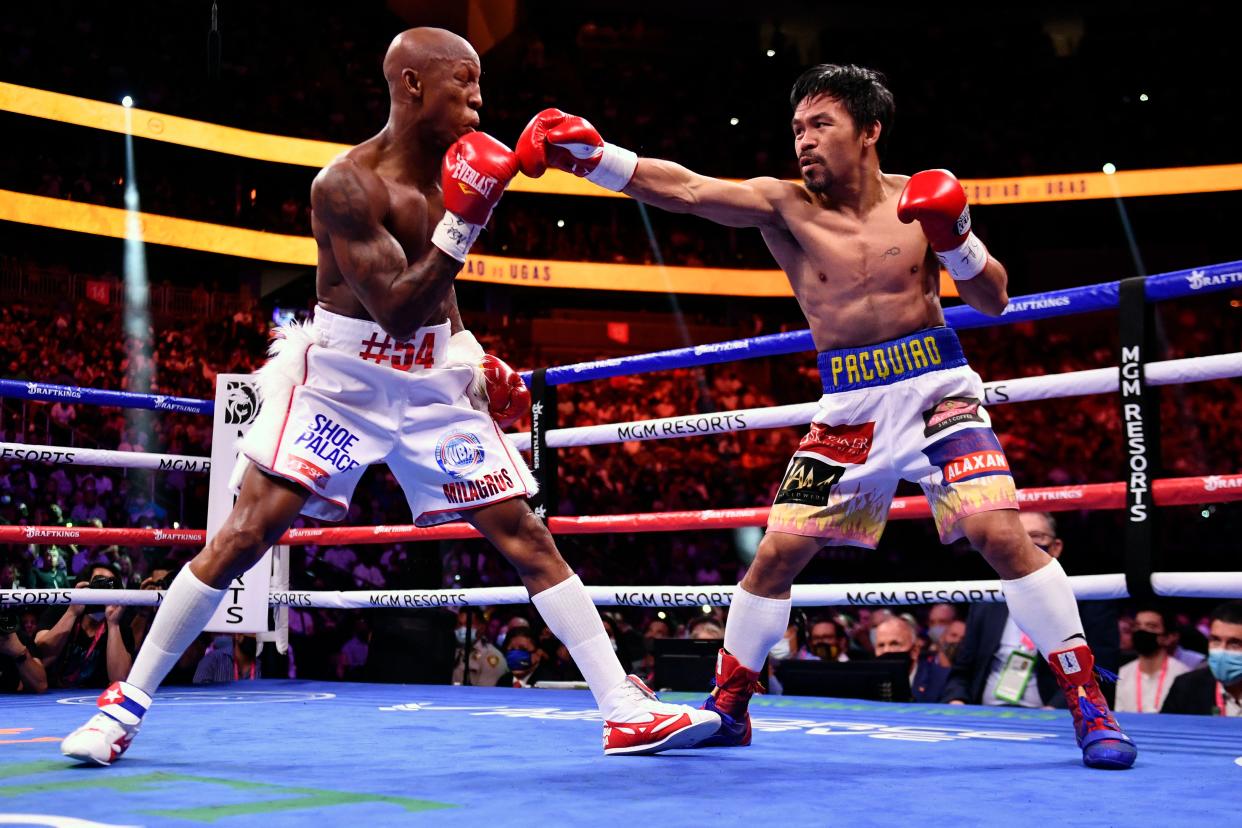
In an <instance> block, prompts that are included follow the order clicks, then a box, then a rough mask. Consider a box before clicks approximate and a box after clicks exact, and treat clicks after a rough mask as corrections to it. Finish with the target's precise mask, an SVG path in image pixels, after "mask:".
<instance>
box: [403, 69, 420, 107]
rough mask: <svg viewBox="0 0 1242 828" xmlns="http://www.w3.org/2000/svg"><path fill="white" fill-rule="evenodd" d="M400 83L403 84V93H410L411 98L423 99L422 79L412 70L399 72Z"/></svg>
mask: <svg viewBox="0 0 1242 828" xmlns="http://www.w3.org/2000/svg"><path fill="white" fill-rule="evenodd" d="M401 82H402V83H403V84H405V91H406V92H409V93H410V96H411V97H413V98H418V99H419V100H422V98H423V79H422V77H420V76H419V74H418V72H417V71H416V70H414V69H402V70H401Z"/></svg>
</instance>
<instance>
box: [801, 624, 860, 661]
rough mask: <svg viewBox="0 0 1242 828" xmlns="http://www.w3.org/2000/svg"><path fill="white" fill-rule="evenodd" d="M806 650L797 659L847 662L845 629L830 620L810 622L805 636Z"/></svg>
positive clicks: (847, 646)
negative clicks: (808, 630) (807, 633)
mask: <svg viewBox="0 0 1242 828" xmlns="http://www.w3.org/2000/svg"><path fill="white" fill-rule="evenodd" d="M807 650H808V652H806V653H805V654H799V656H798V657H799V658H817V659H820V660H821V661H849V660H850V657H849V652H848V650H849V636H848V635H847V634H846V632H845V627H844V626H843V625H842V624H841V623H839V622H837V621H834V620H833V619H831V618H817V619H814V620H813V621H812V622H811V632H810V635H808V636H807Z"/></svg>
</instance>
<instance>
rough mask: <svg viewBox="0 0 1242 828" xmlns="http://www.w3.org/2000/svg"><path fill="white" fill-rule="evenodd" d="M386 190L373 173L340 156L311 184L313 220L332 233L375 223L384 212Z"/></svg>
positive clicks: (364, 166) (359, 164) (386, 198)
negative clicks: (332, 229) (331, 230)
mask: <svg viewBox="0 0 1242 828" xmlns="http://www.w3.org/2000/svg"><path fill="white" fill-rule="evenodd" d="M387 203H388V189H387V187H385V186H384V182H383V181H382V180H381V179H380V177H379V176H378V175H376V173H375V171H374V170H372V169H370V168H369V167H368V166H367V165H366V164H363V163H359V161H358V159H355V158H351V157H350V154H349V153H343V154H341V155H339V156H337V157H336V158H334V159H333V160H332V161H331V163H329V164H328V165H327V166H326V167H324V168H323V169H322V170H320V171H319V174H318V175H316V176H315V180H314V182H312V184H311V210H312V211H314V214H315V218H316V219H317V220H319V221H323V222H325V223H327V224H328V226H330V227H333V228H336V229H342V230H343V229H349V228H353V227H358V226H360V225H369V224H373V223H375V222H376V221H377V220H378V219H379V218H380V217H382V216H383V215H384V214H385V213H386V212H387Z"/></svg>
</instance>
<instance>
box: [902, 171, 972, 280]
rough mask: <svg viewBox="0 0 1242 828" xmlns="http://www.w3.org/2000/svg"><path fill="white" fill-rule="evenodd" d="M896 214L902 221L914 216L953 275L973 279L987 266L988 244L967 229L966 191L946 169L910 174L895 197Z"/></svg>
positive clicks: (908, 221)
mask: <svg viewBox="0 0 1242 828" xmlns="http://www.w3.org/2000/svg"><path fill="white" fill-rule="evenodd" d="M897 218H899V219H901V221H902V222H903V223H904V224H909V223H910V222H912V221H915V220H917V221H918V222H919V224H921V225H922V226H923V234H924V235H925V236H927V241H928V242H929V243H930V244H931V248H932V250H933V251H935V253H936V258H938V259H939V260H940V263H941V264H942V265H944V266H945V269H946V270H948V271H949V275H951V276H952V277H953V278H954V279H957V280H959V281H961V280H966V279H973V278H974V277H976V276H978V275H979V274H980V273H981V272H982V271H983V268H984V267H986V266H987V263H988V251H987V248H986V247H984V246H983V242H981V241H980V240H979V237H978V236H976V235H975V234H974V233H972V232H971V231H970V207H969V206H967V204H966V191H965V190H963V189H962V185H961V183H960V182H959V181H958V180H957V178H956V177H955V176H954V175H953V173H951V172H949V171H948V170H924V171H923V172H918V173H915V174H914V175H912V176H910V180H909V181H907V182H906V187H905V189H904V190H902V191H901V197H900V198H899V199H898V200H897Z"/></svg>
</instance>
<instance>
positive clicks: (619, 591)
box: [0, 572, 1242, 609]
mask: <svg viewBox="0 0 1242 828" xmlns="http://www.w3.org/2000/svg"><path fill="white" fill-rule="evenodd" d="M1069 580H1070V584H1071V585H1072V586H1073V589H1074V596H1075V597H1076V598H1078V599H1079V600H1083V601H1108V600H1116V599H1122V598H1126V597H1128V595H1129V593H1127V592H1126V578H1125V575H1122V574H1112V575H1073V576H1070V579H1069ZM1151 581H1152V586H1153V587H1154V589H1155V591H1156V594H1157V595H1163V596H1169V597H1177V598H1242V573H1239V572H1156V573H1153V574H1152V577H1151ZM736 589H737V587H735V586H682V587H674V586H593V587H587V593H588V594H589V595H590V596H591V600H592V601H593V602H594V603H595V604H596V605H597V606H601V607H639V608H657V607H660V608H667V607H702V606H717V607H727V606H729V605H730V603H732V600H733V593H734V591H735V590H736ZM162 600H163V592H160V591H156V590H151V589H119V590H110V589H22V590H0V607H42V606H53V605H64V604H96V605H98V604H113V605H120V606H157V605H158V604H159V603H160V601H162ZM1004 600H1005V597H1004V595H1003V594H1002V593H1001V588H1000V581H996V580H993V581H909V582H897V583H876V584H795V585H794V587H793V603H794V606H799V607H840V606H876V607H878V606H897V605H901V606H907V605H918V604H935V603H953V604H958V603H962V604H966V603H996V602H1000V601H1004ZM270 603H271V605H273V606H289V607H305V608H310V607H319V608H325V609H375V608H391V607H400V608H415V609H417V608H423V609H425V608H434V607H480V606H496V605H501V604H528V603H530V597H529V595H528V594H527V592H526V588H525V587H484V588H481V589H417V590H384V589H377V590H346V591H322V592H310V591H280V592H277V591H273V592H272V593H271V600H270Z"/></svg>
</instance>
